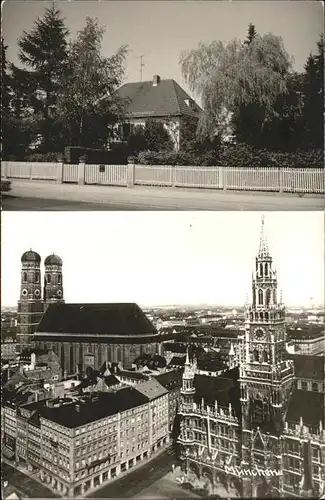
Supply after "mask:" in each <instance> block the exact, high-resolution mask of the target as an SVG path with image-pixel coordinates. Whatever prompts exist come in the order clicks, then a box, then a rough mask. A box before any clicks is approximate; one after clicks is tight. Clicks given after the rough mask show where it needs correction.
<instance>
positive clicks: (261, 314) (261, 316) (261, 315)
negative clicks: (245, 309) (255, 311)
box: [260, 312, 264, 321]
mask: <svg viewBox="0 0 325 500" xmlns="http://www.w3.org/2000/svg"><path fill="white" fill-rule="evenodd" d="M260 320H261V321H264V313H262V312H260Z"/></svg>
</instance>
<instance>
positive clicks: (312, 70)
mask: <svg viewBox="0 0 325 500" xmlns="http://www.w3.org/2000/svg"><path fill="white" fill-rule="evenodd" d="M303 91H304V107H303V115H304V137H305V147H307V148H309V147H316V148H322V147H323V144H324V38H323V37H322V36H321V37H320V39H319V41H318V42H317V53H316V54H314V55H313V54H310V55H309V57H308V59H307V62H306V64H305V78H304V87H303Z"/></svg>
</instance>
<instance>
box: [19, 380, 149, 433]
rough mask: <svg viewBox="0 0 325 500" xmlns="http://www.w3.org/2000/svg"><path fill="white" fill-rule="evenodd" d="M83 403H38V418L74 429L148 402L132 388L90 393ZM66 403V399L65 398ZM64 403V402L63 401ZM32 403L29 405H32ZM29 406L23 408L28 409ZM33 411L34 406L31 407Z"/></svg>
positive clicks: (145, 397) (147, 399) (84, 397)
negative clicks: (56, 405)
mask: <svg viewBox="0 0 325 500" xmlns="http://www.w3.org/2000/svg"><path fill="white" fill-rule="evenodd" d="M82 399H84V400H85V402H82V401H81V400H79V401H73V402H69V404H65V405H61V406H59V407H53V408H52V407H48V406H47V405H46V403H45V402H43V401H41V402H38V406H37V409H38V411H39V413H40V416H42V417H44V418H46V419H48V420H51V421H53V422H56V423H57V424H59V425H63V426H64V427H69V428H75V427H79V426H81V425H84V424H87V423H90V422H94V421H96V420H99V419H102V418H105V417H108V416H111V415H115V414H117V413H118V412H120V411H125V410H129V409H131V408H135V407H136V406H140V405H143V404H145V403H147V402H148V401H149V398H148V397H147V396H144V395H143V394H141V393H140V392H138V391H137V390H135V389H134V388H133V387H127V388H125V389H120V390H119V391H117V392H114V393H113V392H99V393H92V394H91V395H89V396H83V397H82ZM66 401H67V402H68V398H66ZM63 402H64V400H63ZM33 404H34V403H32V404H31V405H33ZM31 405H26V406H24V408H26V409H30V408H31ZM32 408H33V409H35V404H34V406H33V407H32ZM78 408H79V411H78Z"/></svg>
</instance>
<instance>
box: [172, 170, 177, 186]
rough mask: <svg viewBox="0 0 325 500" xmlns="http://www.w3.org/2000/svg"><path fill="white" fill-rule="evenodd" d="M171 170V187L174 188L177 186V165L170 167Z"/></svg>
mask: <svg viewBox="0 0 325 500" xmlns="http://www.w3.org/2000/svg"><path fill="white" fill-rule="evenodd" d="M171 169H172V187H173V188H174V187H176V184H177V165H171Z"/></svg>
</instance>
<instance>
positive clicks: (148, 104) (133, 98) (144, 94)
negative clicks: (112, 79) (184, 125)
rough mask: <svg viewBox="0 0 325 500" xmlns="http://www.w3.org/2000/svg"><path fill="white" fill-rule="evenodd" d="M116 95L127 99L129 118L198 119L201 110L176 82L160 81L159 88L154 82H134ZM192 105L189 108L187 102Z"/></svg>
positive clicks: (121, 88) (123, 86) (126, 106)
mask: <svg viewBox="0 0 325 500" xmlns="http://www.w3.org/2000/svg"><path fill="white" fill-rule="evenodd" d="M116 94H117V96H118V97H120V98H121V99H126V102H125V114H126V116H127V117H129V118H130V117H137V118H139V117H147V118H148V117H158V116H161V117H162V116H181V115H188V116H194V117H198V116H199V114H200V113H201V111H202V110H201V108H200V107H199V106H198V105H197V104H196V103H195V102H194V101H193V99H192V98H191V97H190V96H189V95H188V94H187V93H186V92H185V90H183V89H182V87H180V86H179V85H178V83H176V82H175V80H171V79H168V80H160V82H159V84H158V85H157V86H154V85H153V83H152V81H147V82H134V83H126V84H124V85H122V87H120V88H119V89H118V90H117V91H116ZM187 99H189V100H190V101H191V103H192V105H191V106H188V105H187V104H186V102H185V100H187Z"/></svg>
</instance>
